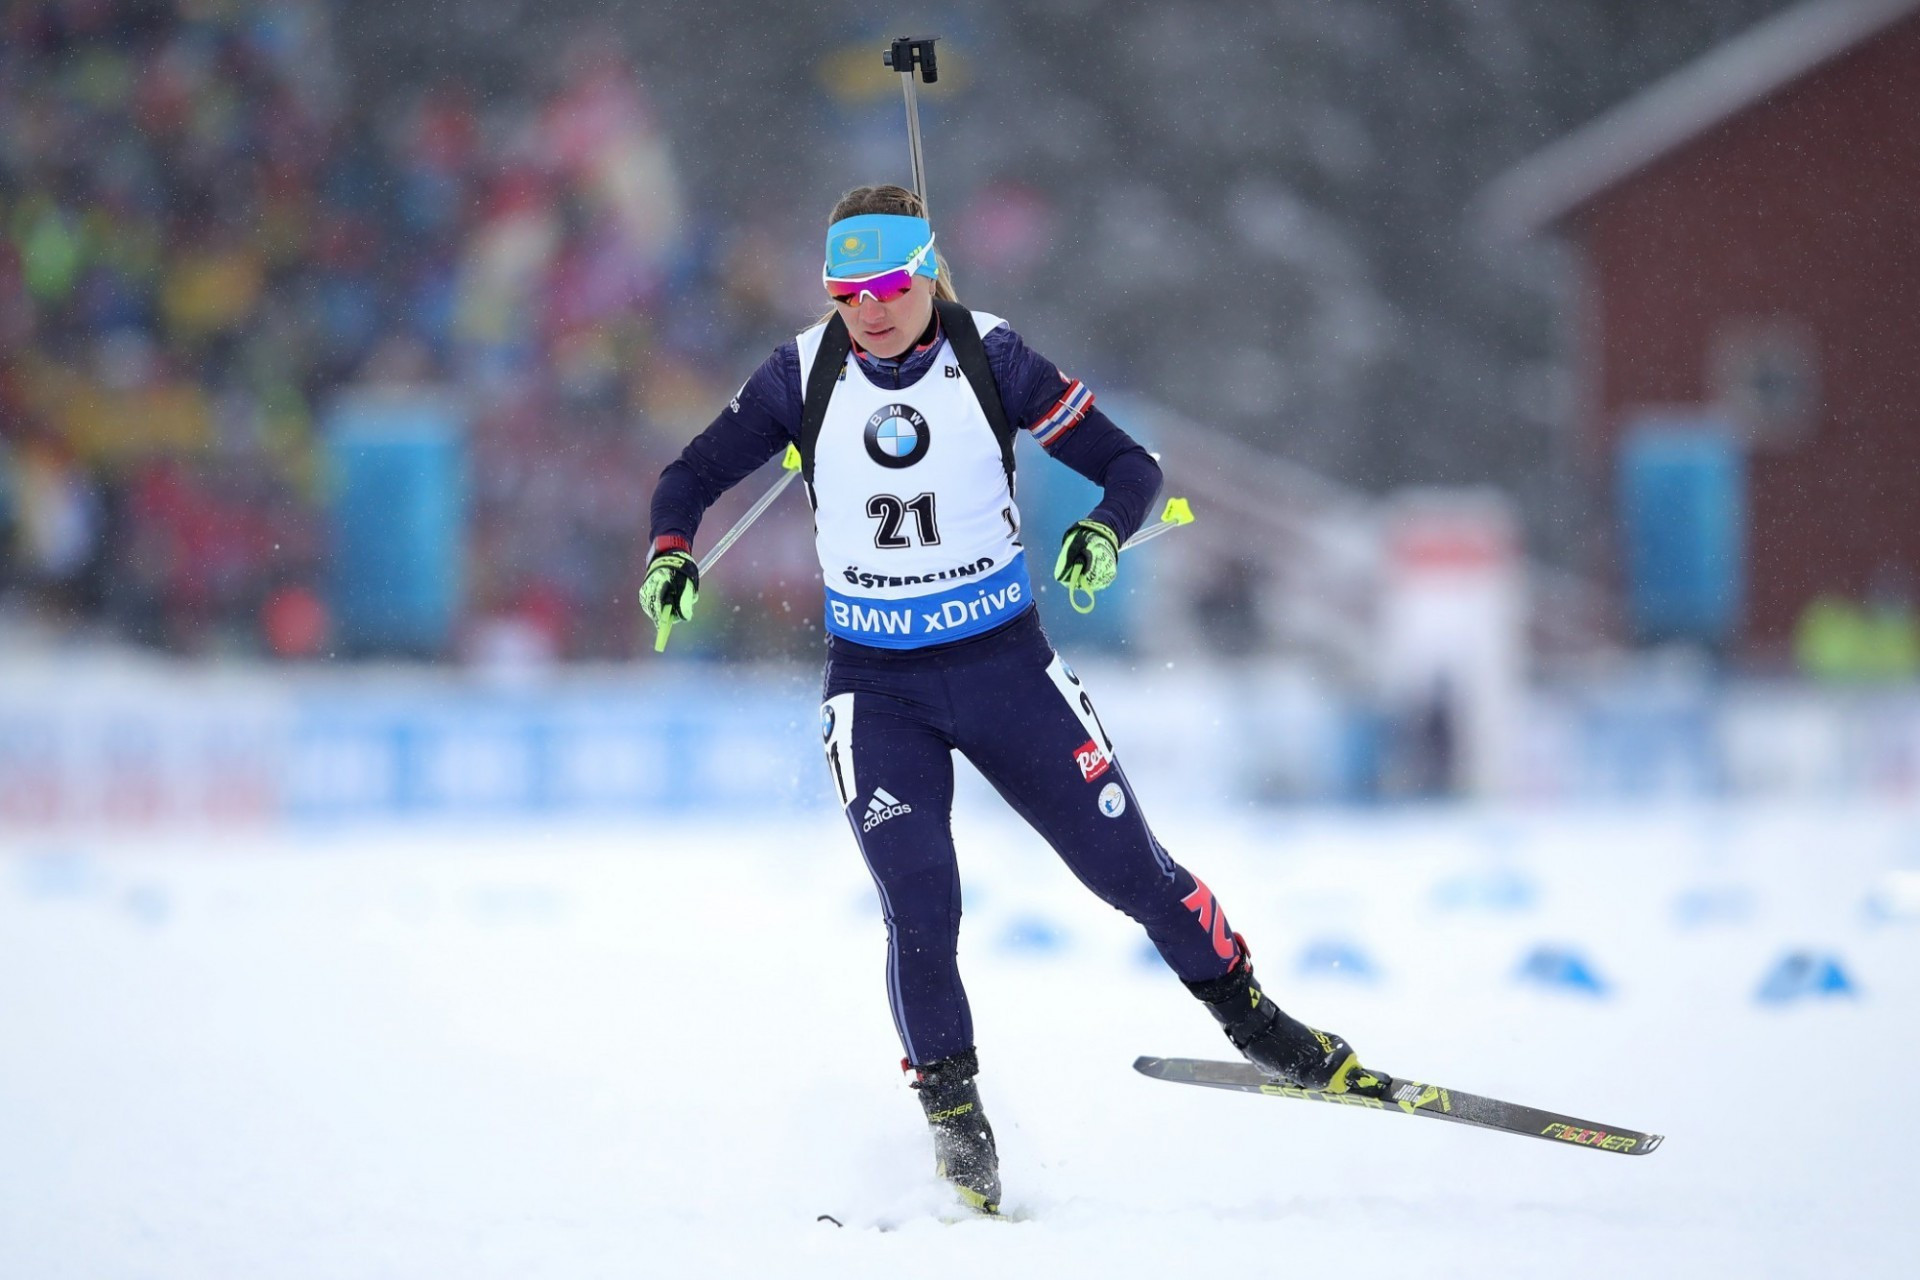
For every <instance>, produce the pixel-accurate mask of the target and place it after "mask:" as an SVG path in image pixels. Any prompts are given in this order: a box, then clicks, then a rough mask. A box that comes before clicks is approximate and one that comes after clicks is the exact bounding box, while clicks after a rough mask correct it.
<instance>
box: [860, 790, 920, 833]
mask: <svg viewBox="0 0 1920 1280" xmlns="http://www.w3.org/2000/svg"><path fill="white" fill-rule="evenodd" d="M912 812H913V806H912V805H910V804H907V803H906V802H904V801H901V800H897V799H895V798H894V797H893V796H892V795H890V794H889V793H888V791H887V789H886V788H885V787H875V788H874V789H873V795H872V797H871V798H869V799H868V801H867V816H866V817H865V818H863V819H862V820H861V822H860V830H861V831H863V832H865V831H871V830H873V829H874V828H875V827H877V826H879V825H880V824H881V823H883V822H885V821H886V820H887V819H889V818H897V817H899V816H900V815H901V814H903V813H912Z"/></svg>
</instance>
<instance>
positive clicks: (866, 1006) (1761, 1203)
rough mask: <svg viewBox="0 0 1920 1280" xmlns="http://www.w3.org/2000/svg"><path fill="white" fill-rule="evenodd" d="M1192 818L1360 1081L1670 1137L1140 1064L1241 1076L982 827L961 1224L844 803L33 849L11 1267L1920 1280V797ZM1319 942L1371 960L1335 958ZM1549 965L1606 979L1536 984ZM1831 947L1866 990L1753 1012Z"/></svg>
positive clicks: (1159, 988)
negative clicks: (1811, 805)
mask: <svg viewBox="0 0 1920 1280" xmlns="http://www.w3.org/2000/svg"><path fill="white" fill-rule="evenodd" d="M1156 817H1157V826H1158V828H1159V829H1160V831H1161V834H1162V837H1163V839H1164V840H1165V841H1166V843H1167V844H1168V845H1169V846H1170V847H1171V848H1172V849H1173V850H1174V852H1175V854H1176V856H1178V857H1180V858H1181V859H1182V860H1183V861H1186V862H1187V863H1188V864H1189V865H1190V866H1192V867H1194V868H1195V869H1196V870H1198V871H1199V872H1200V874H1201V875H1202V876H1203V877H1204V878H1205V879H1206V880H1207V881H1208V882H1209V883H1210V884H1211V885H1212V887H1213V888H1214V889H1215V891H1216V892H1217V893H1219V894H1220V895H1221V897H1222V899H1223V900H1224V901H1225V902H1226V904H1227V906H1228V908H1229V910H1230V912H1231V913H1232V918H1233V923H1234V925H1235V926H1236V927H1237V928H1239V929H1241V930H1243V931H1245V933H1246V934H1247V935H1248V937H1249V939H1250V940H1251V941H1252V943H1253V945H1254V947H1255V954H1256V960H1257V961H1258V964H1259V968H1260V971H1261V973H1262V975H1263V976H1264V978H1265V982H1266V985H1267V987H1268V989H1269V991H1270V992H1272V993H1274V994H1275V995H1276V996H1278V997H1279V998H1280V999H1282V1000H1283V1001H1284V1002H1285V1004H1286V1005H1287V1007H1288V1008H1289V1009H1291V1010H1293V1011H1294V1012H1296V1013H1298V1014H1300V1015H1301V1016H1303V1017H1305V1018H1307V1019H1308V1020H1310V1021H1314V1022H1317V1023H1319V1024H1322V1025H1326V1026H1331V1027H1333V1028H1335V1029H1337V1030H1339V1031H1340V1032H1342V1033H1343V1034H1345V1035H1346V1036H1348V1037H1349V1038H1350V1039H1351V1040H1352V1041H1353V1042H1354V1043H1355V1044H1356V1045H1357V1046H1358V1047H1359V1048H1360V1049H1361V1051H1362V1053H1363V1055H1364V1056H1365V1058H1366V1059H1367V1060H1368V1061H1370V1062H1374V1063H1377V1064H1378V1065H1381V1066H1383V1067H1385V1068H1386V1069H1388V1070H1394V1071H1400V1072H1403V1073H1407V1074H1414V1075H1419V1076H1422V1077H1424V1078H1426V1079H1429V1080H1434V1081H1438V1082H1441V1083H1445V1084H1448V1085H1454V1086H1457V1087H1460V1088H1462V1089H1468V1090H1473V1091H1476V1092H1482V1093H1488V1094H1492V1095H1495V1096H1501V1097H1507V1098H1511V1099H1513V1100H1515V1101H1520V1102H1529V1103H1533V1104H1536V1105H1540V1106H1545V1107H1552V1108H1558V1109H1563V1110H1566V1111H1569V1112H1571V1113H1573V1114H1575V1115H1578V1116H1581V1117H1583V1118H1586V1119H1590V1120H1595V1121H1599V1122H1601V1123H1609V1124H1619V1125H1623V1126H1631V1127H1640V1128H1647V1129H1653V1130H1656V1131H1659V1132H1663V1133H1665V1134H1667V1135H1668V1140H1667V1144H1666V1145H1665V1146H1664V1147H1663V1148H1662V1149H1660V1150H1659V1151H1656V1152H1654V1153H1653V1154H1651V1155H1649V1156H1645V1157H1639V1158H1629V1157H1621V1156H1614V1155H1608V1154H1603V1153H1600V1152H1596V1151H1588V1150H1580V1149H1575V1148H1570V1147H1563V1146H1560V1145H1558V1144H1550V1143H1547V1142H1539V1141H1533V1140H1530V1139H1527V1138H1519V1137H1511V1136H1507V1135H1502V1134H1492V1133H1482V1132H1476V1131H1473V1130H1468V1129H1463V1128H1459V1127H1456V1126H1451V1125H1445V1124H1437V1123H1430V1122H1425V1121H1415V1120H1410V1119H1406V1118H1404V1117H1397V1116H1379V1115H1371V1114H1366V1113H1362V1112H1356V1111H1348V1110H1345V1109H1336V1108H1331V1107H1320V1106H1314V1105H1309V1104H1305V1103H1297V1102H1290V1101H1280V1100H1268V1099H1261V1098H1253V1097H1242V1096H1238V1095H1233V1094H1225V1093H1217V1092H1212V1091H1207V1090H1199V1089H1189V1088H1182V1087H1178V1086H1173V1085H1168V1084H1164V1083H1159V1082H1155V1081H1151V1080H1147V1079H1145V1078H1143V1077H1140V1076H1138V1075H1136V1074H1135V1073H1134V1072H1133V1071H1132V1070H1131V1068H1130V1064H1131V1062H1132V1060H1133V1058H1134V1056H1135V1055H1136V1054H1139V1053H1143V1052H1146V1053H1158V1054H1188V1055H1199V1056H1208V1057H1220V1056H1226V1055H1225V1054H1224V1053H1223V1051H1224V1050H1225V1049H1226V1047H1227V1046H1226V1045H1225V1042H1224V1041H1223V1040H1222V1039H1221V1038H1220V1037H1219V1034H1218V1032H1217V1031H1216V1030H1215V1029H1214V1027H1213V1024H1212V1023H1211V1021H1210V1020H1209V1019H1208V1018H1207V1017H1206V1015H1205V1013H1204V1012H1203V1011H1202V1010H1201V1009H1199V1008H1198V1007H1197V1006H1196V1005H1195V1004H1194V1003H1193V1002H1192V1001H1191V1000H1190V999H1189V998H1188V997H1187V996H1186V995H1185V993H1184V992H1183V991H1182V990H1181V989H1180V987H1179V986H1178V984H1177V983H1176V982H1175V981H1174V980H1173V978H1172V977H1171V975H1169V974H1168V973H1166V972H1165V971H1164V970H1163V969H1161V968H1159V967H1158V965H1157V962H1154V963H1149V962H1148V961H1147V960H1146V959H1145V957H1144V956H1143V953H1142V946H1143V944H1142V941H1141V939H1140V938H1139V936H1138V934H1137V933H1136V931H1135V930H1134V929H1133V927H1132V926H1131V925H1130V924H1129V923H1128V922H1127V921H1126V920H1124V919H1123V918H1122V917H1120V916H1118V915H1117V914H1115V913H1113V912H1111V911H1108V910H1107V909H1106V908H1105V907H1103V906H1101V905H1100V904H1099V903H1098V902H1097V901H1096V900H1094V899H1093V898H1092V897H1090V896H1089V895H1088V894H1087V893H1086V892H1085V891H1084V890H1083V889H1081V888H1080V887H1079V886H1078V885H1077V884H1076V883H1075V882H1074V881H1073V879H1072V877H1071V876H1070V875H1069V874H1068V873H1067V872H1066V871H1065V870H1064V868H1062V867H1061V866H1060V865H1059V863H1057V862H1056V861H1055V860H1054V859H1053V858H1052V857H1051V855H1050V854H1048V853H1047V852H1046V850H1045V849H1044V848H1043V847H1042V846H1041V845H1040V844H1039V843H1038V841H1037V840H1036V839H1035V838H1034V837H1032V836H1031V835H1030V834H1028V833H1026V832H1025V830H1024V829H1023V828H1020V827H1018V826H1016V825H1014V824H1013V823H1012V822H1011V821H1010V820H1007V819H1004V818H1003V817H1001V816H1000V815H999V814H998V813H996V812H995V811H994V810H993V809H992V808H991V807H990V806H981V805H971V804H970V805H969V806H967V808H966V809H965V811H964V812H963V813H962V815H961V817H960V819H959V820H958V822H957V824H956V826H957V831H958V834H959V838H960V840H961V842H962V851H963V865H964V868H965V872H966V875H967V878H968V913H969V914H968V923H967V927H966V930H965V933H964V936H963V941H962V948H963V962H964V965H965V970H966V974H967V977H968V980H969V985H970V990H971V992H972V995H973V1001H974V1007H975V1014H976V1021H977V1030H978V1034H979V1044H980V1052H981V1059H982V1063H983V1068H984V1070H983V1074H982V1076H981V1089H982V1093H983V1095H984V1098H985V1101H986V1105H987V1110H988V1114H989V1116H990V1117H991V1118H992V1120H993V1122H994V1124H995V1126H996V1129H997V1131H998V1134H999V1138H1000V1144H1001V1150H1002V1159H1003V1173H1004V1178H1005V1184H1006V1207H1007V1210H1008V1212H1009V1216H1010V1218H1011V1220H1009V1221H999V1222H993V1221H980V1220H968V1219H961V1220H957V1221H948V1219H952V1218H954V1217H955V1210H954V1207H953V1205H952V1203H951V1201H950V1200H949V1198H948V1197H947V1195H946V1193H945V1192H944V1190H943V1189H942V1188H941V1186H940V1185H939V1184H937V1183H936V1182H935V1181H934V1180H933V1179H932V1177H931V1176H930V1172H929V1165H930V1155H929V1148H928V1144H927V1140H926V1137H925V1133H924V1128H923V1125H922V1122H921V1120H920V1117H919V1111H918V1108H917V1107H916V1106H915V1103H914V1100H913V1098H912V1095H911V1094H910V1093H909V1092H908V1091H907V1090H906V1089H905V1087H904V1085H903V1084H902V1082H901V1080H900V1077H899V1075H898V1072H897V1070H896V1067H895V1064H896V1062H897V1060H898V1057H899V1049H898V1046H897V1043H896V1041H895V1039H894V1035H893V1029H892V1025H891V1023H890V1021H889V1019H888V1015H887V1007H886V1001H885V998H884V994H883V986H882V960H883V951H884V944H883V941H882V938H883V935H882V932H881V929H880V926H879V923H878V919H877V911H876V907H875V903H874V895H873V892H872V889H871V886H870V884H869V883H868V881H867V879H866V875H865V871H864V869H863V867H862V865H861V863H860V860H859V858H858V856H857V854H856V853H855V851H854V849H853V847H852V843H851V840H850V838H849V837H848V835H847V834H846V832H845V830H844V828H842V827H841V826H840V825H839V820H838V819H837V818H836V817H833V816H831V815H826V814H813V815H802V816H801V817H798V818H794V819H791V820H789V821H786V822H784V823H783V824H781V825H780V826H777V827H776V826H769V825H752V824H743V823H742V822H740V821H738V820H737V819H735V818H734V817H731V816H728V815H719V814H716V815H712V816H710V817H707V818H704V819H702V820H700V821H697V822H685V821H683V822H678V823H675V824H673V825H670V826H661V827H652V828H649V827H641V826H634V827H627V828H617V829H609V828H605V827H597V828H584V827H568V826H551V827H530V826H523V825H521V826H511V825H509V826H501V827H496V828H493V829H489V830H468V831H450V830H447V829H445V828H439V829H423V830H403V829H396V828H392V827H387V828H382V829H378V830H365V829H358V830H339V831H334V832H331V833H316V832H306V833H287V832H274V833H261V834H257V835H254V836H235V835H225V836H220V837H204V836H202V837H193V838H188V837H185V836H180V837H172V838H165V839H162V838H158V837H152V836H148V837H140V838H135V837H131V836H126V835H121V836H94V837H82V836H66V837H56V836H41V837H34V838H31V839H21V838H19V837H17V836H16V837H12V838H9V839H8V840H7V841H6V848H7V852H6V853H4V854H0V1275H5V1276H7V1277H21V1278H32V1280H42V1278H52V1277H66V1276H74V1277H89V1278H91V1277H136V1276H137V1277H191V1278H193V1280H206V1278H208V1277H228V1276H232V1277H274V1278H287V1280H291V1278H294V1277H356V1278H357V1277H384V1276H397V1277H413V1276H421V1277H443V1276H444V1277H491V1276H555V1277H598V1276H662V1277H682V1276H688V1277H693V1276H699V1277H705V1276H755V1277H786V1276H795V1277H800V1276H834V1277H843V1276H886V1277H893V1278H897V1277H902V1276H911V1277H915V1278H916V1280H917V1278H919V1277H928V1276H947V1275H954V1276H970V1277H981V1276H990V1277H999V1278H1010V1277H1023V1276H1039V1275H1047V1276H1051V1277H1058V1276H1080V1275H1088V1276H1153V1277H1168V1276H1184V1275H1217V1276H1236V1277H1257V1276H1269V1275H1272V1276H1278V1275H1289V1274H1329V1272H1327V1271H1325V1270H1324V1269H1325V1268H1333V1267H1337V1268H1340V1270H1339V1271H1338V1272H1332V1273H1331V1274H1343V1275H1359V1276H1448V1275H1461V1276H1466V1275H1472V1276H1476V1277H1486V1276H1583V1275H1593V1276H1610V1277H1617V1276H1620V1275H1653V1276H1661V1275H1697V1274H1703V1273H1707V1274H1714V1275H1723V1276H1776V1275H1777V1276H1807V1275H1849V1276H1893V1275H1912V1274H1914V1271H1913V1262H1912V1258H1913V1255H1914V1252H1915V1249H1916V1246H1920V1230H1917V1229H1916V1227H1915V1225H1914V1222H1913V1215H1912V1210H1913V1208H1914V1204H1913V1201H1914V1198H1915V1189H1916V1178H1915V1175H1914V1170H1915V1167H1916V1161H1915V1155H1914V1153H1915V1151H1916V1150H1917V1149H1920V1118H1916V1113H1915V1109H1914V1108H1913V1107H1912V1106H1911V1105H1909V1100H1908V1097H1907V1095H1908V1093H1909V1090H1910V1087H1911V1082H1912V1080H1913V1079H1914V1076H1915V1071H1916V1068H1920V1019H1916V1017H1915V1012H1916V1008H1917V1007H1920V1001H1917V1000H1916V997H1917V996H1920V965H1917V964H1916V963H1915V962H1916V959H1920V920H1914V919H1910V918H1902V917H1901V911H1900V910H1895V909H1890V908H1889V907H1888V905H1887V904H1888V903H1895V904H1897V903H1899V902H1901V901H1904V899H1902V898H1900V897H1899V896H1898V895H1893V896H1889V895H1888V894H1887V893H1886V892H1885V891H1884V887H1885V885H1886V883H1887V882H1888V879H1889V877H1893V876H1900V875H1903V874H1905V875H1910V874H1911V872H1912V870H1913V868H1914V867H1915V866H1916V865H1920V814H1916V813H1915V812H1912V811H1906V810H1894V809H1885V808H1882V809H1859V808H1847V809H1841V808H1834V809H1830V810H1812V809H1806V808H1800V809H1794V810H1770V809H1761V808H1741V809H1724V808H1715V809H1690V810H1667V811H1657V812H1634V811H1629V810H1624V809H1623V810H1611V811H1583V812H1574V813H1567V812H1562V813H1555V814H1526V813H1486V812H1471V811H1467V812H1456V813H1434V812H1424V813H1423V812H1403V813H1397V814H1375V815H1370V816H1369V815H1361V816H1355V815H1335V814H1320V815H1304V816H1303V815H1297V814H1296V815H1286V814H1277V813H1275V812H1272V811H1256V810H1249V811H1247V812H1246V813H1245V814H1244V815H1243V816H1241V817H1240V818H1238V819H1235V820H1233V821H1222V820H1220V819H1219V818H1217V817H1216V818H1213V819H1211V820H1200V819H1197V818H1187V817H1177V816H1170V815H1164V814H1163V815H1156ZM1874 904H1878V905H1874ZM1315 942H1343V943H1345V944H1349V945H1350V946H1351V947H1353V948H1354V949H1355V950H1356V951H1357V952H1358V953H1359V954H1360V955H1361V956H1362V957H1364V959H1366V960H1367V961H1370V962H1371V963H1372V964H1373V965H1374V966H1375V967H1376V968H1377V970H1378V975H1377V977H1376V978H1374V979H1372V980H1367V979H1365V978H1364V977H1358V976H1353V975H1351V974H1322V975H1307V974H1302V973H1300V972H1298V971H1297V967H1296V966H1297V962H1298V959H1299V957H1300V956H1301V955H1302V954H1303V952H1304V951H1305V950H1306V949H1307V948H1308V947H1309V946H1310V945H1311V944H1313V943H1315ZM1541 944H1552V945H1557V946H1562V947H1566V948H1570V949H1573V950H1575V951H1577V952H1578V954H1579V956H1580V957H1581V958H1582V959H1583V960H1584V961H1585V962H1586V963H1587V964H1588V965H1589V966H1590V968H1591V969H1592V970H1593V972H1594V973H1595V975H1596V976H1597V977H1598V978H1599V980H1601V981H1602V982H1604V983H1606V984H1608V987H1609V989H1608V991H1607V993H1605V994H1602V995H1595V994H1592V993H1583V992H1581V991H1578V990H1575V989H1571V988H1559V989H1556V988H1548V987H1540V986H1536V985H1529V984H1527V983H1525V982H1523V981H1521V980H1520V979H1519V978H1517V977H1516V974H1517V973H1518V971H1519V968H1520V966H1521V962H1522V959H1523V957H1524V956H1525V955H1526V954H1528V953H1529V952H1530V951H1531V950H1532V949H1533V948H1534V947H1536V946H1537V945H1541ZM1802 948H1804V949H1810V950H1813V951H1816V952H1821V953H1831V954H1833V955H1835V956H1837V957H1838V958H1839V959H1840V960H1841V961H1842V963H1843V965H1844V967H1845V970H1846V972H1847V974H1848V976H1849V977H1850V978H1851V979H1853V980H1854V981H1855V982H1856V983H1857V984H1858V986H1859V993H1858V994H1857V995H1855V996H1852V997H1844V996H1842V997H1827V998H1812V999H1808V1000H1806V1001H1802V1002H1797V1003H1793V1004H1788V1005H1784V1006H1765V1005H1761V1004H1760V1003H1758V1002H1757V1001H1756V999H1755V993H1756V991H1757V990H1758V988H1759V986H1760V984H1761V981H1762V979H1763V978H1764V976H1765V975H1766V973H1767V972H1768V970H1769V969H1770V968H1771V967H1772V966H1773V965H1774V963H1775V962H1776V961H1777V960H1778V959H1779V957H1780V956H1781V955H1782V954H1783V953H1784V952H1786V951H1788V950H1792V949H1802ZM820 1214H832V1215H834V1216H836V1217H838V1218H839V1219H840V1220H841V1221H842V1222H843V1223H844V1224H845V1226H844V1227H842V1228H836V1227H834V1226H833V1225H831V1224H830V1223H826V1222H821V1221H818V1220H817V1217H818V1215H820Z"/></svg>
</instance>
